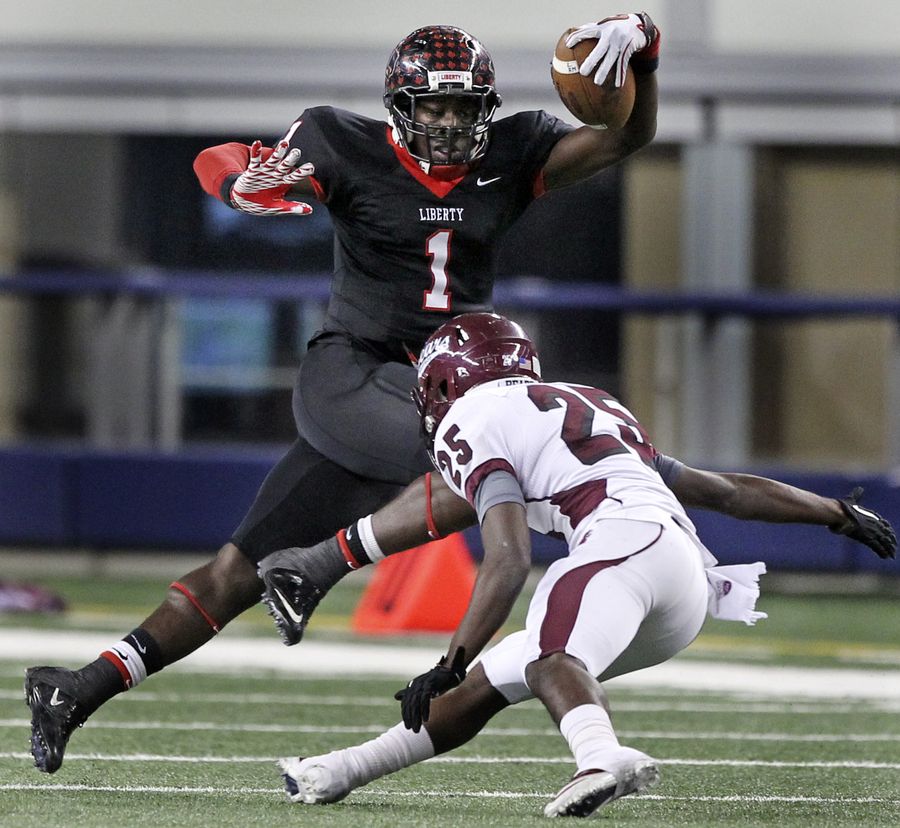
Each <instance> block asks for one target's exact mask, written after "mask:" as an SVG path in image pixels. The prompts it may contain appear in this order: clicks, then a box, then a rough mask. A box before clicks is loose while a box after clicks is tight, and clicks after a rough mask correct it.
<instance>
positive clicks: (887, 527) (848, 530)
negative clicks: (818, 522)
mask: <svg viewBox="0 0 900 828" xmlns="http://www.w3.org/2000/svg"><path fill="white" fill-rule="evenodd" d="M862 495H863V489H862V487H861V486H857V487H856V488H855V489H854V490H853V491H852V492H850V494H849V495H847V497H843V498H841V499H840V500H838V503H840V504H841V509H843V511H844V516H845V517H846V518H847V520H846V521H845V522H844V523H838V524H835V525H834V526H831V527H829V528H830V529H831V531H832V532H837V533H838V534H839V535H846V536H847V537H848V538H853V540H855V541H859V542H860V543H864V544H865V545H866V546H868V547H869V549H871V550H872V551H873V552H874V553H875V554H876V555H878V557H879V558H893V557H894V556H895V555H896V554H897V536H896V535H895V534H894V529H893V527H892V526H891V524H890V523H888V521H886V520H885V519H884V518H883V517H882V516H881V515H879V514H878V512H873V511H872V510H871V509H866V508H865V507H863V506H860V505H859V501H860V499H861V498H862Z"/></svg>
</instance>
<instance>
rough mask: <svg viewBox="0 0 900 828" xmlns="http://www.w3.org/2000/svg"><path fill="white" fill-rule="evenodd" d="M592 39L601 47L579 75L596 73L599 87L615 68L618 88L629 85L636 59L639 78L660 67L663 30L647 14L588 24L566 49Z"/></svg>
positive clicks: (569, 38)
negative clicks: (660, 38)
mask: <svg viewBox="0 0 900 828" xmlns="http://www.w3.org/2000/svg"><path fill="white" fill-rule="evenodd" d="M591 38H597V40H599V43H598V44H597V45H596V46H595V47H594V48H593V50H592V51H591V53H590V54H589V55H588V56H587V57H586V58H585V59H584V61H583V62H582V64H581V68H580V69H579V71H580V72H581V74H582V75H584V76H585V77H587V76H588V75H590V74H591V73H592V72H593V73H594V83H596V84H597V86H602V85H603V83H604V81H605V80H606V76H607V75H608V74H609V73H610V71H611V70H612V69H613V67H615V73H616V74H615V79H616V86H621V85H622V84H623V83H625V73H626V71H627V69H628V62H629V61H630V60H631V59H632V56H635V58H636V59H635V60H634V61H633V62H632V69H634V71H635V72H638V73H639V74H640V73H641V72H643V73H648V72H653V71H654V70H655V69H656V66H657V64H658V63H659V29H657V28H656V26H655V25H654V23H653V21H652V20H651V19H650V15H648V14H647V13H646V12H641V13H640V14H617V15H615V16H614V17H607V18H604V19H603V20H601V21H600V22H599V23H585V24H584V25H583V26H579V27H578V28H577V29H575V31H574V32H572V34H570V35H569V36H568V38H566V46H568V47H569V48H570V49H571V48H572V47H573V46H574V45H575V44H576V43H580V42H581V41H582V40H589V39H591ZM598 64H599V65H598ZM594 70H596V71H594Z"/></svg>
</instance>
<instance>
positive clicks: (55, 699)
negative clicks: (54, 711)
mask: <svg viewBox="0 0 900 828" xmlns="http://www.w3.org/2000/svg"><path fill="white" fill-rule="evenodd" d="M61 704H65V702H64V701H63V700H62V699H61V698H60V697H59V688H58V687H54V688H53V695H52V696H50V706H51V707H59V706H60V705H61Z"/></svg>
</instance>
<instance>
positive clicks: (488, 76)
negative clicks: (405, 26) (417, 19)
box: [384, 26, 500, 165]
mask: <svg viewBox="0 0 900 828" xmlns="http://www.w3.org/2000/svg"><path fill="white" fill-rule="evenodd" d="M448 95H453V96H458V97H463V98H469V99H471V104H470V106H469V107H468V108H467V111H471V113H472V115H471V118H469V119H467V123H465V124H462V125H460V126H453V127H438V126H426V125H425V124H422V123H419V122H417V120H416V103H417V101H419V102H420V101H421V100H422V97H424V96H448ZM384 105H385V106H386V107H387V108H388V110H389V112H390V113H391V118H392V120H393V123H394V126H395V127H396V131H397V136H398V140H399V141H400V143H401V144H402V145H403V146H404V147H405V149H406V150H407V151H408V152H409V153H410V155H412V156H413V158H415V159H416V160H417V161H421V162H423V163H426V164H428V165H432V164H435V165H454V164H469V163H471V162H472V161H474V160H475V159H477V158H480V157H481V156H482V155H483V154H484V152H485V151H486V150H487V146H488V137H489V132H490V125H491V119H492V118H493V117H494V112H495V111H496V109H497V107H498V106H500V96H499V95H498V94H497V91H496V89H495V88H494V63H493V61H492V60H491V56H490V55H489V54H488V52H487V49H485V48H484V46H483V45H482V44H481V42H480V41H478V40H477V39H476V38H474V37H472V35H470V34H468V32H464V31H463V30H462V29H458V28H456V27H455V26H425V27H424V28H421V29H416V30H415V31H414V32H413V33H412V34H409V35H407V36H406V37H405V38H403V40H401V41H400V43H398V44H397V47H396V48H395V49H394V51H393V53H392V54H391V57H390V59H389V60H388V64H387V68H386V69H385V73H384ZM416 135H421V136H422V137H423V138H424V141H423V142H422V143H423V144H424V148H425V149H424V151H421V152H414V151H413V147H412V142H413V139H414V138H415V136H416ZM448 142H450V143H451V144H452V146H453V147H455V148H456V149H455V150H454V151H453V152H452V153H450V154H449V155H448V157H446V158H443V159H441V158H438V157H435V155H434V153H433V151H432V147H433V145H434V144H437V143H441V144H444V145H447V143H448Z"/></svg>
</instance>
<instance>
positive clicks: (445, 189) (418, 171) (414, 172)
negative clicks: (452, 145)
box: [386, 124, 469, 198]
mask: <svg viewBox="0 0 900 828" xmlns="http://www.w3.org/2000/svg"><path fill="white" fill-rule="evenodd" d="M392 132H393V131H392V130H391V126H390V124H388V126H387V128H386V135H387V142H388V144H390V145H391V149H393V150H394V154H395V155H396V156H397V160H398V161H399V162H400V166H402V167H403V168H404V169H405V170H406V171H407V172H408V173H409V174H410V175H411V176H412V177H413V178H415V179H416V181H418V182H419V183H420V184H421V185H422V186H423V187H426V188H427V189H428V190H430V191H431V193H432V194H433V195H435V196H437V197H438V198H444V196H446V195H447V194H448V193H449V192H450V191H451V190H452V189H453V188H454V187H455V186H456V185H457V184H459V182H460V181H462V180H463V179H464V178H465V177H466V173H467V172H468V171H469V168H468V166H466V165H460V166H459V167H458V168H457V169H461V170H462V171H463V172H462V173H461V174H460V175H458V176H456V177H453V178H448V179H446V180H443V179H442V178H436V177H435V176H434V175H429V174H428V173H427V172H425V170H423V169H422V167H421V166H419V162H418V161H416V159H415V158H413V157H412V156H411V155H410V154H409V153H408V152H407V151H406V149H405V148H404V147H402V146H400V144H398V143H397V142H396V141H395V140H394V136H393V134H392ZM451 175H452V173H451Z"/></svg>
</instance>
